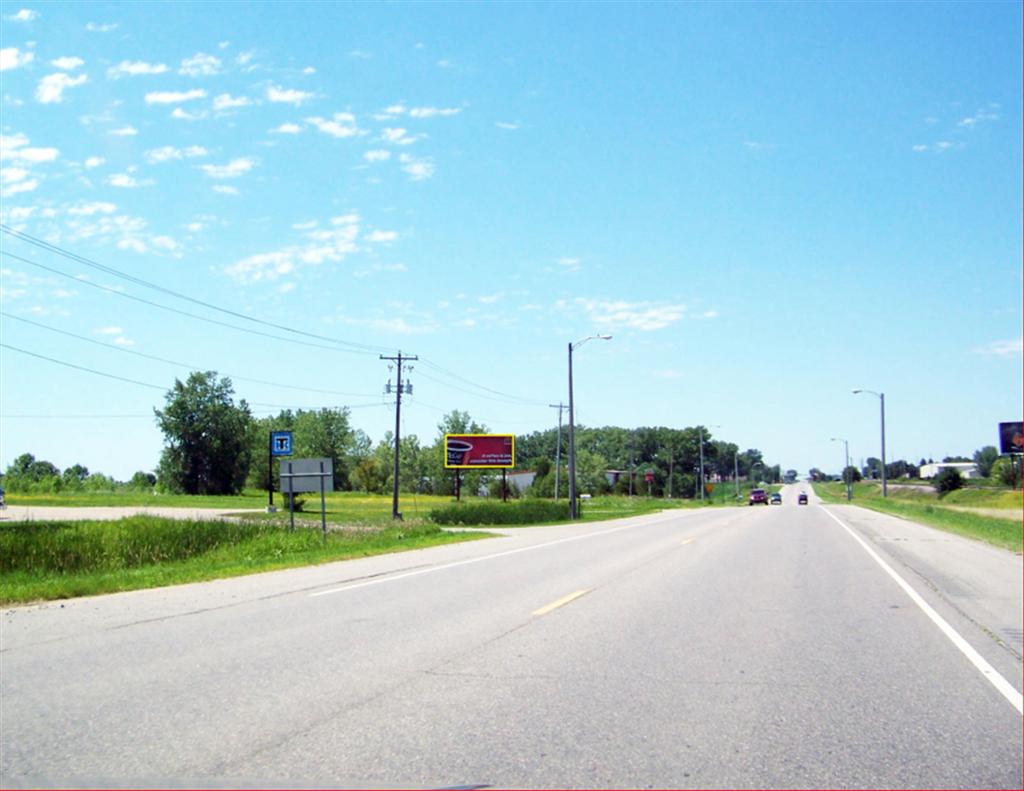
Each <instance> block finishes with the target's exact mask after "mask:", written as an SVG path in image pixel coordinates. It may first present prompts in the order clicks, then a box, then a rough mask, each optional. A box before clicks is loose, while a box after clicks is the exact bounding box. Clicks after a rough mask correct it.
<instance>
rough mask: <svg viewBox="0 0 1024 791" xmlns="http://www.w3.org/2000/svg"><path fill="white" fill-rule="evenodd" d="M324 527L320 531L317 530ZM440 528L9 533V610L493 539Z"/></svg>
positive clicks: (134, 526) (0, 576)
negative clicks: (19, 605)
mask: <svg viewBox="0 0 1024 791" xmlns="http://www.w3.org/2000/svg"><path fill="white" fill-rule="evenodd" d="M318 527H319V525H318ZM486 535H487V534H485V533H447V532H444V531H442V530H441V529H440V528H439V527H437V526H435V525H428V524H422V523H421V524H409V525H406V524H398V525H395V524H389V525H387V526H386V527H378V528H351V529H332V530H329V531H328V533H327V535H326V537H325V536H324V535H323V534H322V533H321V532H320V530H319V529H305V528H303V529H296V530H294V531H291V530H288V529H287V526H286V524H284V523H281V522H280V521H277V522H274V521H261V522H248V521H247V522H236V521H219V520H218V521H207V520H202V521H196V520H179V519H164V518H160V517H153V516H135V517H129V518H126V519H120V520H117V521H91V522H45V521H39V522H17V523H10V524H5V525H4V526H3V529H2V530H0V603H3V604H11V603H25V602H31V601H38V600H46V599H62V598H69V597H74V596H89V595H93V594H98V593H113V592H115V591H126V590H136V589H139V588H154V587H159V586H162V585H176V584H180V583H185V582H199V581H202V580H210V579H217V578H220V577H234V576H240V575H243V574H253V573H256V572H260V571H271V570H275V569H284V568H293V567H296V566H308V565H314V564H317V563H326V562H329V561H334V560H346V559H350V558H357V557H366V556H369V555H380V554H384V553H388V552H399V551H404V550H410V549H420V548H423V547H430V546H435V545H437V544H445V543H451V542H454V541H468V540H473V539H476V538H482V537H485V536H486Z"/></svg>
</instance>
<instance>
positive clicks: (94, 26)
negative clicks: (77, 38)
mask: <svg viewBox="0 0 1024 791" xmlns="http://www.w3.org/2000/svg"><path fill="white" fill-rule="evenodd" d="M85 29H86V30H88V31H89V32H90V33H109V32H110V31H112V30H117V24H116V23H109V24H105V25H103V24H99V23H97V22H87V23H86V25H85Z"/></svg>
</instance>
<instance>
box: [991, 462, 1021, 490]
mask: <svg viewBox="0 0 1024 791" xmlns="http://www.w3.org/2000/svg"><path fill="white" fill-rule="evenodd" d="M992 477H993V478H995V479H996V480H997V481H999V482H1000V483H1001V484H1003V485H1004V486H1009V487H1010V488H1011V489H1016V488H1017V487H1018V486H1019V485H1020V481H1021V471H1020V463H1019V462H1018V461H1017V460H1015V459H1014V458H1013V456H1000V457H999V458H998V459H997V460H996V462H995V463H994V464H993V465H992Z"/></svg>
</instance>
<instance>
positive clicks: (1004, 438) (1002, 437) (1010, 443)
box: [999, 422, 1024, 454]
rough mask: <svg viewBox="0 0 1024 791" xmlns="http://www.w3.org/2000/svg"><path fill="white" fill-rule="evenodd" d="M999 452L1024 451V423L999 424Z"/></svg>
mask: <svg viewBox="0 0 1024 791" xmlns="http://www.w3.org/2000/svg"><path fill="white" fill-rule="evenodd" d="M999 452H1000V453H1004V454H1005V453H1024V423H1020V422H1017V423H1000V424H999Z"/></svg>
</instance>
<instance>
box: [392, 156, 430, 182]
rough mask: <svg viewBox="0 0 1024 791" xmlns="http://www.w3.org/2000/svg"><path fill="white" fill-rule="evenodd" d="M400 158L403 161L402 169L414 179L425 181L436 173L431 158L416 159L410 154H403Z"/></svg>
mask: <svg viewBox="0 0 1024 791" xmlns="http://www.w3.org/2000/svg"><path fill="white" fill-rule="evenodd" d="M399 160H400V161H401V162H402V170H403V171H404V172H405V173H407V174H408V175H409V177H410V178H411V179H412V180H413V181H424V180H425V179H429V178H430V177H431V176H433V175H434V163H433V162H432V161H431V160H429V159H416V158H415V157H411V156H409V155H408V154H402V156H401V157H399Z"/></svg>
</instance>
